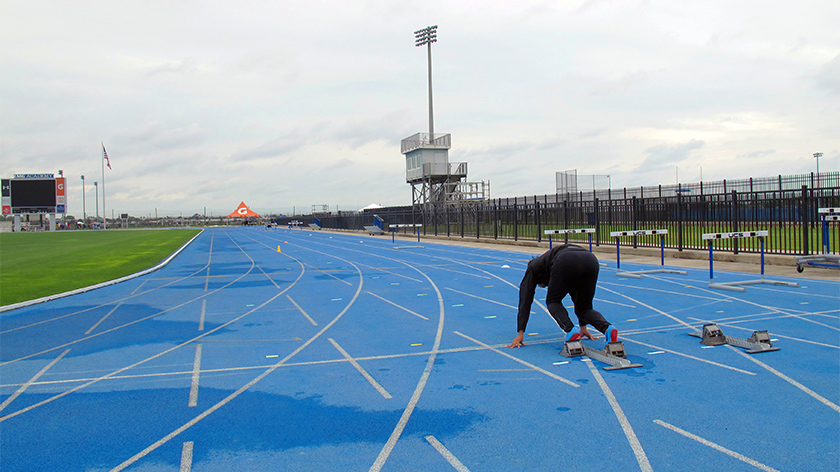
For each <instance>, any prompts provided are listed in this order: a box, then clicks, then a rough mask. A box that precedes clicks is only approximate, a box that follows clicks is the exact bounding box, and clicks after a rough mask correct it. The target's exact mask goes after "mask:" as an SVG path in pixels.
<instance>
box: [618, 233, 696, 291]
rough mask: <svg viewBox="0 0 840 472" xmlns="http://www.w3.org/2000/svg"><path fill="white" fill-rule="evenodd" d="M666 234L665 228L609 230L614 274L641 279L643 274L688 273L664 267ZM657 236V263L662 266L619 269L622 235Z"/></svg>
mask: <svg viewBox="0 0 840 472" xmlns="http://www.w3.org/2000/svg"><path fill="white" fill-rule="evenodd" d="M666 234H668V230H667V229H643V230H632V231H611V232H610V237H612V238H615V268H616V269H618V272H616V273H615V275H617V276H619V277H630V278H633V279H641V278H642V276H643V275H645V274H681V275H686V274H688V272H687V271H684V270H678V269H666V268H665V235H666ZM654 235H658V236H659V265H660V266H662V268H661V269H651V270H635V271H629V272H628V271H622V270H621V239H620V238H622V237H626V236H654Z"/></svg>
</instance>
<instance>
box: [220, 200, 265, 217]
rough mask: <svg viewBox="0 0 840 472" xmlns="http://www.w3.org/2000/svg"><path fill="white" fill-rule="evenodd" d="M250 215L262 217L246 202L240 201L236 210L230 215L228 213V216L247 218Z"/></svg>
mask: <svg viewBox="0 0 840 472" xmlns="http://www.w3.org/2000/svg"><path fill="white" fill-rule="evenodd" d="M249 216H253V217H256V218H259V217H260V215H258V214H256V213H254V212H253V211H251V209H250V208H248V205H246V204H245V202H240V203H239V206H238V207H236V210H234V212H233V213H231V214H230V215H228V216H227V217H228V218H247V217H249Z"/></svg>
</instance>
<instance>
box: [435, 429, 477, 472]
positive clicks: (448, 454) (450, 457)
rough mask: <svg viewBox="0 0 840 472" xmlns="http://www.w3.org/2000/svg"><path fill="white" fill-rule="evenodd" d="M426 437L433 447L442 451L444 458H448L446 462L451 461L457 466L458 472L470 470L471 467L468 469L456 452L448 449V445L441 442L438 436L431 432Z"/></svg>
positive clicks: (450, 463)
mask: <svg viewBox="0 0 840 472" xmlns="http://www.w3.org/2000/svg"><path fill="white" fill-rule="evenodd" d="M425 439H426V441H428V442H429V444H431V445H432V447H433V448H435V450H437V452H439V453H440V455H442V456H443V458H444V459H446V462H449V465H451V466H452V467H454V468H455V470H457V471H458V472H470V469H468V468H467V467H466V466H465V465H464V464H462V463H461V461H459V460H458V458H457V457H455V455H454V454H452V453H451V452H449V449H447V448H446V446H444V445H443V444H441V443H440V441H438V440H437V438H435V437H434V436H432V435H431V434H430V435H428V436H426V438H425Z"/></svg>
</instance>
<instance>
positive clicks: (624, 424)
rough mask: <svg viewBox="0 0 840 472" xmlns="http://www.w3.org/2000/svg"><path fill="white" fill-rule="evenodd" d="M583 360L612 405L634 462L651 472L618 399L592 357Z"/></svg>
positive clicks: (640, 467) (643, 451)
mask: <svg viewBox="0 0 840 472" xmlns="http://www.w3.org/2000/svg"><path fill="white" fill-rule="evenodd" d="M583 361H584V362H586V365H587V366H588V367H589V371H590V372H592V375H593V376H594V377H595V380H596V381H597V382H598V386H599V387H601V391H602V392H604V396H605V397H607V401H608V402H609V403H610V407H612V410H613V412H614V413H615V416H616V418H618V422H619V423H620V424H621V429H622V430H623V431H624V435H625V436H626V437H627V441H628V442H629V443H630V447H631V448H632V449H633V454H634V455H635V456H636V462H638V463H639V469H641V470H642V472H653V468H652V467H651V466H650V461H648V458H647V454H645V450H644V449H643V448H642V444H641V443H640V442H639V438H638V437H636V432H635V431H633V426H632V425H631V424H630V421H629V420H628V419H627V416H626V415H625V414H624V410H622V409H621V405H619V404H618V400H617V399H616V398H615V395H613V393H612V390H610V387H609V385H607V382H606V381H604V377H602V376H601V373H600V372H598V368H597V367H595V365H594V363H593V362H592V359H583Z"/></svg>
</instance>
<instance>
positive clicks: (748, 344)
mask: <svg viewBox="0 0 840 472" xmlns="http://www.w3.org/2000/svg"><path fill="white" fill-rule="evenodd" d="M688 334H689V335H690V336H694V337H696V338H701V339H700V344H705V345H706V346H721V345H723V344H729V345H732V346H738V347H742V348H744V349H746V350H747V354H756V353H759V352H769V351H778V350H779V348H778V347H773V343H772V342H770V334H769V333H768V332H767V331H766V330H763V331H753V334H752V336H750V337H749V338H747V339H744V338H736V337H734V336H727V335H725V334H723V331H721V329H720V327H718V325H717V323H707V324H704V325H703V329H702V330H701V331H694V332H692V333H688Z"/></svg>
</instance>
